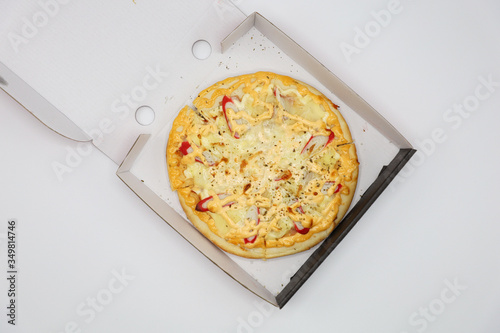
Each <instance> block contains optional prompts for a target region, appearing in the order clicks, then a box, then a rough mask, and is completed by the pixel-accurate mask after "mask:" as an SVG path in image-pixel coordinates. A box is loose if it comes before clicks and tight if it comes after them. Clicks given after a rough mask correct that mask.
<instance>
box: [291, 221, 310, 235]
mask: <svg viewBox="0 0 500 333" xmlns="http://www.w3.org/2000/svg"><path fill="white" fill-rule="evenodd" d="M293 225H294V226H295V230H297V232H298V233H299V234H302V235H305V234H307V233H308V232H309V228H304V227H303V226H302V223H300V222H298V221H293Z"/></svg>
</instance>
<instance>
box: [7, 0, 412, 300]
mask: <svg viewBox="0 0 500 333" xmlns="http://www.w3.org/2000/svg"><path fill="white" fill-rule="evenodd" d="M41 4H42V2H39V3H36V4H33V3H28V2H27V1H20V2H17V3H16V4H9V5H8V6H10V7H11V8H10V11H4V12H3V13H1V14H0V22H3V23H1V25H0V29H1V30H2V31H4V32H6V34H7V36H8V39H9V43H8V44H3V46H2V48H1V49H0V87H1V88H2V89H3V90H5V91H6V92H7V93H8V94H10V95H11V96H12V97H13V98H15V99H16V100H17V101H19V102H20V103H21V104H22V105H24V106H25V107H26V109H28V110H29V111H30V112H31V113H33V115H34V116H36V117H37V118H38V119H40V120H41V121H42V122H44V123H45V124H46V125H47V126H48V127H49V128H51V129H52V130H54V131H56V132H58V133H60V134H61V135H64V136H66V137H68V138H70V139H73V140H77V141H92V143H93V144H94V145H95V146H96V147H97V148H98V149H100V150H101V151H102V152H103V153H104V154H106V155H107V156H109V157H110V158H111V159H112V160H113V161H114V162H115V163H116V164H117V165H119V167H118V170H117V175H118V177H120V179H122V180H123V181H124V182H125V184H127V186H128V187H129V188H130V189H131V190H132V191H134V192H135V193H136V194H137V195H138V196H139V198H140V199H142V201H144V202H145V203H146V204H147V205H148V206H149V207H150V208H151V209H153V210H154V211H155V212H156V213H157V214H158V215H159V216H160V217H162V218H163V219H164V220H165V221H166V222H167V223H168V224H169V225H170V226H172V227H173V228H174V229H175V230H176V231H177V232H178V233H179V234H180V235H181V236H182V237H184V238H185V239H186V240H187V241H188V242H190V243H191V244H192V245H193V246H194V247H196V248H197V249H198V250H199V251H200V252H201V253H203V254H204V255H205V256H206V257H207V258H208V259H209V260H211V261H212V262H213V263H214V264H216V265H217V266H218V267H220V268H221V269H222V270H223V271H225V272H226V273H227V274H229V275H230V276H231V277H232V278H234V279H235V280H236V281H238V282H239V283H240V284H241V285H243V286H244V287H246V288H247V289H249V290H250V291H252V292H253V293H255V294H256V295H258V296H259V297H261V298H263V299H265V300H266V301H268V302H269V303H271V304H273V305H275V306H278V307H283V306H284V305H285V304H286V303H287V302H288V301H289V299H290V298H291V297H292V296H293V295H294V293H295V292H296V291H297V290H298V289H299V288H300V287H301V286H302V284H303V283H304V282H305V281H306V280H307V279H308V277H309V276H311V274H313V272H314V271H315V269H316V268H317V267H318V266H319V265H320V264H321V263H322V262H323V261H324V260H325V258H326V257H327V256H328V255H329V254H330V253H331V252H332V251H333V250H334V249H335V247H336V246H337V245H338V244H339V243H340V241H342V239H343V238H344V237H345V235H346V234H347V233H348V232H349V231H350V230H351V229H352V228H353V226H354V225H355V224H356V223H357V222H358V221H359V220H360V219H361V217H362V216H363V214H364V213H365V212H366V211H367V210H368V209H369V207H370V206H371V204H372V203H373V202H374V201H375V200H376V199H377V197H378V196H379V195H380V194H381V193H382V192H383V191H384V189H385V188H386V187H387V186H388V184H389V183H390V181H391V180H392V179H393V178H394V177H395V176H396V175H397V173H398V172H399V170H400V169H401V168H402V167H403V166H404V165H405V163H406V162H407V161H408V160H409V159H410V158H411V156H412V154H413V153H414V152H415V150H414V149H413V148H412V146H411V145H410V143H408V141H407V140H406V139H405V138H404V137H403V136H402V135H401V134H400V133H399V132H398V131H397V130H396V129H395V128H393V127H392V126H391V125H390V124H389V123H388V122H387V121H386V120H385V119H384V118H383V117H382V116H381V115H380V114H379V113H378V112H377V111H375V110H374V109H373V108H372V107H371V106H370V105H368V104H367V103H366V102H365V101H364V100H363V99H362V98H361V97H360V96H358V95H357V94H356V93H355V92H354V91H352V90H351V89H350V88H349V87H348V86H346V85H345V84H344V83H343V82H342V81H341V80H339V79H338V78H337V77H336V76H335V75H334V74H333V73H332V72H331V71H330V70H329V69H327V68H325V67H324V66H323V65H322V64H321V63H319V62H318V61H317V60H316V59H315V58H314V57H313V56H312V55H311V54H310V53H308V52H307V51H306V50H304V49H302V48H301V47H300V46H299V45H298V44H296V43H295V42H294V41H293V40H292V39H290V38H289V37H288V36H287V35H286V34H285V33H284V32H282V31H281V30H279V28H277V27H276V26H274V25H273V24H272V23H271V22H269V21H268V20H266V19H265V18H264V17H263V16H261V15H260V14H258V13H253V14H251V15H250V16H248V17H246V16H245V15H244V14H242V13H241V11H239V10H238V8H237V7H235V6H234V5H233V4H232V3H231V2H229V1H221V0H217V1H209V2H207V1H202V0H196V1H190V2H180V1H179V2H175V3H170V2H169V3H168V4H165V3H162V4H150V3H147V4H134V3H132V2H131V3H123V2H121V1H118V0H113V1H109V2H106V3H98V2H97V1H89V2H86V3H78V4H75V5H74V6H67V7H65V6H66V5H65V4H63V2H58V1H56V0H53V1H48V2H43V6H42V5H41ZM96 9H98V10H97V13H98V14H97V15H96V14H95V13H96ZM61 11H67V12H66V13H65V15H58V13H60V12H61ZM12 13H18V14H19V15H21V16H22V15H25V16H24V17H25V18H26V19H24V20H23V22H24V25H23V26H21V27H17V30H16V29H15V27H14V28H13V27H12V26H9V25H8V23H9V20H8V18H9V15H13V14H12ZM33 13H34V14H33ZM82 13H83V14H82ZM85 13H89V14H90V13H93V15H94V16H92V17H93V20H94V21H95V22H91V23H93V24H94V25H95V26H97V27H99V28H100V29H101V30H100V31H102V30H103V28H105V29H104V33H103V35H94V34H93V33H92V31H90V32H89V31H84V29H82V28H83V27H84V26H87V25H88V22H86V20H87V16H86V15H84V14H85ZM186 13H189V15H186ZM180 14H185V15H180ZM165 16H167V18H168V19H166V17H165ZM36 17H39V18H36ZM179 17H181V18H182V19H179ZM30 18H32V19H31V20H30ZM43 18H45V19H46V20H52V22H51V25H50V26H47V25H43V24H41V22H42V23H43ZM40 20H42V21H40ZM46 26H47V28H45V27H46ZM44 28H45V29H46V30H45V31H44V30H43V29H44ZM48 29H51V31H50V34H48V33H47V32H46V31H47V30H48ZM68 31H69V33H68ZM44 33H45V34H46V36H44V35H43V34H44ZM94 33H95V31H94ZM37 34H39V35H40V36H39V38H36V39H35V38H33V39H30V36H32V37H34V36H35V35H37ZM28 43H32V44H34V45H31V44H30V47H29V48H27V47H26V48H25V49H23V48H24V47H25V46H26V44H28ZM9 44H10V45H9ZM199 48H201V51H204V52H205V53H204V54H203V52H202V53H201V54H199V53H197V52H198V51H199ZM42 51H43V52H42ZM261 70H265V71H273V72H277V73H279V74H284V75H288V76H292V77H294V78H296V79H299V80H301V81H303V82H306V83H308V84H310V85H312V86H314V87H315V88H317V89H318V90H320V91H321V92H323V93H324V94H325V95H326V96H327V97H329V98H330V99H331V100H332V101H333V102H334V103H335V104H338V105H339V106H340V111H341V112H342V114H343V116H344V117H345V119H346V121H347V123H348V125H349V127H350V129H351V132H352V136H353V139H354V142H355V144H356V147H357V151H358V157H359V161H360V163H361V165H360V174H359V179H358V187H357V190H356V193H355V196H354V200H353V203H352V204H351V208H350V210H349V212H348V214H347V215H346V216H345V217H344V219H343V221H342V222H341V223H340V225H339V226H338V227H337V228H336V229H335V230H334V231H333V233H332V234H331V235H330V236H329V237H328V238H327V239H326V240H325V241H323V242H322V243H321V244H319V245H317V246H315V247H313V248H312V249H310V250H308V251H305V252H302V253H298V254H295V255H291V256H287V257H281V258H276V259H269V260H256V259H246V258H241V257H237V256H234V255H231V254H228V253H226V252H224V251H221V250H220V249H219V248H218V247H216V246H215V245H213V244H212V243H211V242H210V241H209V240H208V239H206V238H205V237H204V236H203V235H202V234H201V233H200V232H198V231H197V230H196V229H195V228H194V227H193V226H192V224H191V223H190V222H189V220H188V219H187V218H186V216H185V214H184V212H183V211H182V209H181V207H180V204H179V203H178V200H177V196H176V194H175V193H174V192H172V191H171V190H170V185H169V180H168V175H167V171H166V168H167V165H166V160H165V150H166V143H167V139H168V133H169V131H170V128H171V126H172V122H173V119H174V118H175V116H176V115H177V113H178V112H179V110H180V109H181V108H182V106H184V105H186V104H187V105H190V104H191V103H192V101H193V99H194V97H196V96H197V94H198V92H199V91H200V90H202V89H203V88H205V87H208V86H210V85H211V84H213V83H215V82H217V81H219V80H221V79H224V78H226V77H229V76H234V75H239V74H244V73H250V72H255V71H261ZM97 81H98V82H97ZM142 110H145V111H146V113H145V114H146V116H147V115H150V118H149V119H147V120H148V121H152V123H151V124H146V125H145V123H144V122H143V121H142V120H141V118H140V116H141V114H140V111H142ZM148 111H149V112H151V111H153V113H149V114H148V113H147V112H148ZM153 115H154V118H153V117H152V116H153ZM140 122H142V124H141V123H140Z"/></svg>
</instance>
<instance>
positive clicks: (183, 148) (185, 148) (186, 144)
mask: <svg viewBox="0 0 500 333" xmlns="http://www.w3.org/2000/svg"><path fill="white" fill-rule="evenodd" d="M189 149H191V151H189ZM179 151H180V152H181V153H182V155H187V154H189V153H192V152H193V148H191V145H190V144H189V142H187V141H183V142H182V144H181V147H180V148H179Z"/></svg>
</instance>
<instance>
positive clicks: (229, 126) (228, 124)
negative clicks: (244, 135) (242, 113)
mask: <svg viewBox="0 0 500 333" xmlns="http://www.w3.org/2000/svg"><path fill="white" fill-rule="evenodd" d="M227 103H233V105H234V106H235V107H236V105H235V104H234V102H233V100H232V98H231V97H227V96H225V95H224V97H223V98H222V111H223V112H224V118H226V123H227V127H228V128H229V130H230V131H231V133H233V136H234V137H235V138H236V139H239V138H240V135H239V134H238V133H236V132H233V129H232V128H231V124H230V123H229V119H227V113H226V104H227ZM234 111H237V110H234Z"/></svg>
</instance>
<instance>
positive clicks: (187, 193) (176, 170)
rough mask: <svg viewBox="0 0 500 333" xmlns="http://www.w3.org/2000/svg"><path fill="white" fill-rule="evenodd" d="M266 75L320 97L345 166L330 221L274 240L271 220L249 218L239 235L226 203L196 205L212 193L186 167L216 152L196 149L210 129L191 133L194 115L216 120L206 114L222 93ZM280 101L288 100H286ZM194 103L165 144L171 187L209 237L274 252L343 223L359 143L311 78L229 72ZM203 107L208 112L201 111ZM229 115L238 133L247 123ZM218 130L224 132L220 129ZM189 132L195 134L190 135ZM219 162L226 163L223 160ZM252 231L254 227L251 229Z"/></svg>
mask: <svg viewBox="0 0 500 333" xmlns="http://www.w3.org/2000/svg"><path fill="white" fill-rule="evenodd" d="M266 78H267V80H275V81H273V82H276V84H275V88H274V89H275V96H277V95H276V91H278V92H280V91H281V90H283V91H286V92H288V91H291V92H292V93H295V91H297V93H299V94H300V95H298V96H303V95H302V94H305V95H308V96H312V97H308V98H309V99H313V100H314V101H316V102H317V103H318V104H319V105H321V108H322V109H323V110H325V112H326V116H325V117H324V118H325V119H324V120H323V123H326V126H327V127H326V128H327V130H328V128H331V130H330V131H333V132H335V133H336V134H338V136H339V138H337V137H336V138H335V139H336V140H338V142H337V143H336V146H335V149H336V152H337V153H336V154H337V155H338V156H340V158H339V159H338V160H337V162H339V161H340V168H339V169H338V172H341V173H342V175H341V176H342V177H343V178H342V181H341V184H342V187H341V188H340V190H339V191H338V192H340V193H338V194H337V196H336V197H335V198H337V197H339V198H337V199H335V200H337V202H339V204H338V205H333V203H332V205H333V206H334V207H333V209H331V210H329V211H328V213H327V215H332V218H331V221H330V222H328V223H326V224H325V223H323V224H320V225H314V226H311V229H310V230H309V232H307V233H306V234H303V235H302V234H298V233H295V234H293V231H294V230H290V231H289V236H285V237H281V238H279V239H276V240H273V239H272V238H269V239H267V238H266V233H268V232H269V230H271V229H269V230H268V229H266V228H270V226H267V227H265V226H263V225H264V223H262V225H260V224H259V223H258V222H257V223H256V224H255V223H254V224H253V226H254V228H253V229H252V228H250V229H249V227H248V224H245V227H246V228H247V229H245V230H246V231H247V234H244V235H245V236H235V233H236V235H241V233H238V231H234V230H235V228H236V227H235V226H234V225H230V223H225V222H224V221H225V220H224V219H221V218H220V217H218V216H220V215H221V214H225V213H223V212H224V211H226V213H227V209H226V210H220V209H219V212H220V213H209V212H208V211H205V212H200V211H198V210H197V209H196V206H197V204H198V203H199V202H200V201H201V200H202V197H203V198H207V197H209V194H207V191H206V190H203V189H202V190H200V189H199V188H198V187H197V186H198V185H199V184H198V185H197V184H196V182H195V181H194V180H193V179H195V178H196V177H195V176H192V175H190V174H189V172H190V170H188V166H189V165H191V164H194V165H195V166H198V165H197V163H198V162H199V164H200V165H201V164H204V165H206V166H207V165H208V166H210V163H211V162H212V161H211V160H210V159H211V158H212V157H210V158H209V157H208V156H207V155H201V154H199V151H198V150H196V151H195V149H198V148H199V147H198V146H201V142H202V141H201V140H202V139H201V138H202V137H204V136H207V135H209V134H207V133H209V132H208V131H207V130H203V128H204V127H200V129H199V131H202V132H203V131H204V132H203V133H197V134H198V135H197V137H198V139H196V137H193V136H192V133H193V122H195V121H194V120H196V121H198V122H199V119H200V117H201V118H203V119H204V122H205V123H210V122H212V120H210V119H208V114H210V112H216V111H217V110H219V112H220V108H221V106H220V103H221V102H220V100H221V99H222V96H221V94H222V95H233V96H234V95H239V96H242V95H243V94H244V91H245V87H246V86H245V85H243V84H242V83H241V82H246V83H247V85H248V84H249V82H256V80H259V79H262V80H264V81H265V80H266ZM268 82H269V81H268ZM290 87H292V88H293V89H292V88H290ZM280 89H281V90H280ZM287 89H288V90H287ZM290 89H291V90H290ZM299 91H300V92H299ZM297 93H296V94H297ZM289 94H290V93H289ZM268 95H269V94H268ZM280 96H281V98H283V95H281V94H280ZM285 97H287V96H285ZM288 97H289V96H288ZM268 98H269V96H268ZM276 98H278V97H276ZM241 103H243V102H241ZM281 103H285V102H283V101H282V102H281ZM193 104H194V105H195V107H196V108H197V110H196V109H195V110H193V109H191V108H189V107H187V106H186V107H184V108H183V109H182V110H181V111H180V112H179V115H178V116H177V117H176V119H175V120H174V123H173V126H172V130H171V131H170V134H169V140H168V144H167V165H168V175H169V179H170V182H171V186H172V189H173V190H175V191H177V193H178V196H179V201H180V203H181V206H182V208H183V210H184V211H185V213H186V215H187V217H188V218H189V220H190V221H191V222H192V223H193V225H194V226H195V227H196V228H197V229H198V230H199V231H200V232H201V233H202V234H203V235H204V236H205V237H207V238H208V239H209V240H210V241H212V242H213V243H214V244H215V245H217V246H218V247H219V248H221V249H223V250H224V251H226V252H229V253H232V254H235V255H238V256H242V257H246V258H275V257H280V256H285V255H290V254H294V253H298V252H301V251H305V250H307V249H310V248H311V247H313V246H314V245H316V244H318V243H319V242H321V241H322V240H323V239H325V238H326V237H327V236H328V235H329V234H330V233H331V232H332V231H333V229H334V228H335V227H336V226H337V225H338V224H339V223H340V221H341V220H342V218H343V216H344V215H345V213H346V212H347V210H348V209H349V206H350V204H351V201H352V199H353V196H354V193H355V189H356V184H357V176H358V164H359V163H358V161H357V154H356V147H355V145H354V143H352V137H351V134H350V131H349V127H348V126H347V123H346V122H345V120H344V118H343V117H342V114H341V113H340V112H339V111H338V109H337V106H336V105H334V104H333V103H332V102H331V101H330V100H328V99H327V98H326V97H324V95H322V94H321V93H320V92H319V91H317V90H316V89H315V88H313V87H311V86H309V85H307V84H304V83H302V82H299V81H297V80H294V79H292V78H289V77H286V76H282V75H277V74H274V73H269V72H259V73H255V74H249V75H242V76H239V77H234V78H228V79H226V80H224V81H221V82H218V83H216V84H214V85H212V86H211V87H209V88H207V89H205V90H203V91H202V92H200V94H199V95H198V97H197V98H196V99H195V101H194V102H193ZM254 104H255V103H254ZM252 105H253V104H252ZM280 105H281V104H280ZM325 106H326V107H325ZM283 109H284V107H283ZM207 110H208V112H207ZM263 110H264V111H263V112H264V113H265V112H266V110H265V109H263ZM202 111H203V112H205V113H202ZM269 112H270V111H269ZM229 116H234V114H229ZM292 117H293V116H292ZM226 121H227V123H226V124H227V127H228V128H227V129H226V130H228V132H230V133H231V135H234V136H235V137H236V134H237V132H236V131H240V129H241V128H244V126H242V125H241V121H240V122H233V123H232V124H233V126H234V128H236V129H234V128H231V126H230V121H231V120H228V118H227V117H226ZM304 122H305V123H306V124H308V125H309V126H312V125H310V124H318V123H321V121H316V123H314V122H312V121H309V122H307V121H304ZM212 129H213V128H212ZM318 131H319V132H318V133H325V130H321V129H319V130H318ZM321 131H323V132H321ZM195 132H196V131H195ZM326 133H328V132H326ZM219 134H221V133H220V131H219ZM188 135H191V136H190V137H188ZM243 135H244V133H243ZM323 135H325V134H323ZM318 136H319V134H318ZM238 139H239V138H238ZM187 141H192V142H191V144H190V145H187V146H189V148H186V147H187V146H186V147H184V150H183V153H181V152H180V147H181V146H182V145H183V144H184V142H187ZM262 144H263V143H262ZM303 145H304V143H302V146H303ZM193 147H194V148H193ZM186 149H189V150H190V151H191V152H193V151H195V152H194V153H188V151H189V150H188V151H186ZM197 153H198V155H197ZM195 155H197V157H194V156H195ZM230 158H233V157H230ZM234 158H235V161H236V158H238V156H236V157H234ZM219 163H220V162H219ZM224 165H225V164H224ZM212 166H213V164H212ZM221 166H223V164H222V163H221ZM217 168H218V166H217ZM217 168H212V173H214V170H217ZM343 168H344V170H343ZM240 171H241V170H240ZM186 174H188V176H191V177H193V178H190V177H188V176H186ZM200 174H201V173H200ZM330 192H332V191H330ZM218 195H219V194H216V192H213V193H211V197H213V199H211V201H214V202H217V205H219V206H218V207H219V208H220V206H221V205H222V204H221V202H222V201H221V200H220V198H219V197H218ZM209 199H210V198H209ZM223 200H224V199H223ZM227 200H229V199H227ZM227 200H226V201H227ZM273 200H274V199H273ZM332 201H334V200H332ZM207 205H210V204H207ZM214 205H215V204H214ZM229 207H231V205H229ZM328 207H330V206H328ZM261 209H262V208H261ZM259 216H260V215H259ZM215 217H217V218H215ZM216 220H217V221H216ZM259 220H260V218H259ZM226 221H227V216H226ZM250 222H251V221H250ZM294 223H295V222H294ZM275 228H276V226H275ZM254 229H255V230H254ZM274 230H280V228H279V227H278V229H274ZM248 232H252V233H251V234H249V233H248ZM254 235H255V236H256V237H255V238H256V239H255V240H254V242H247V240H248V239H252V237H253V236H254ZM245 237H248V238H245Z"/></svg>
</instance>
